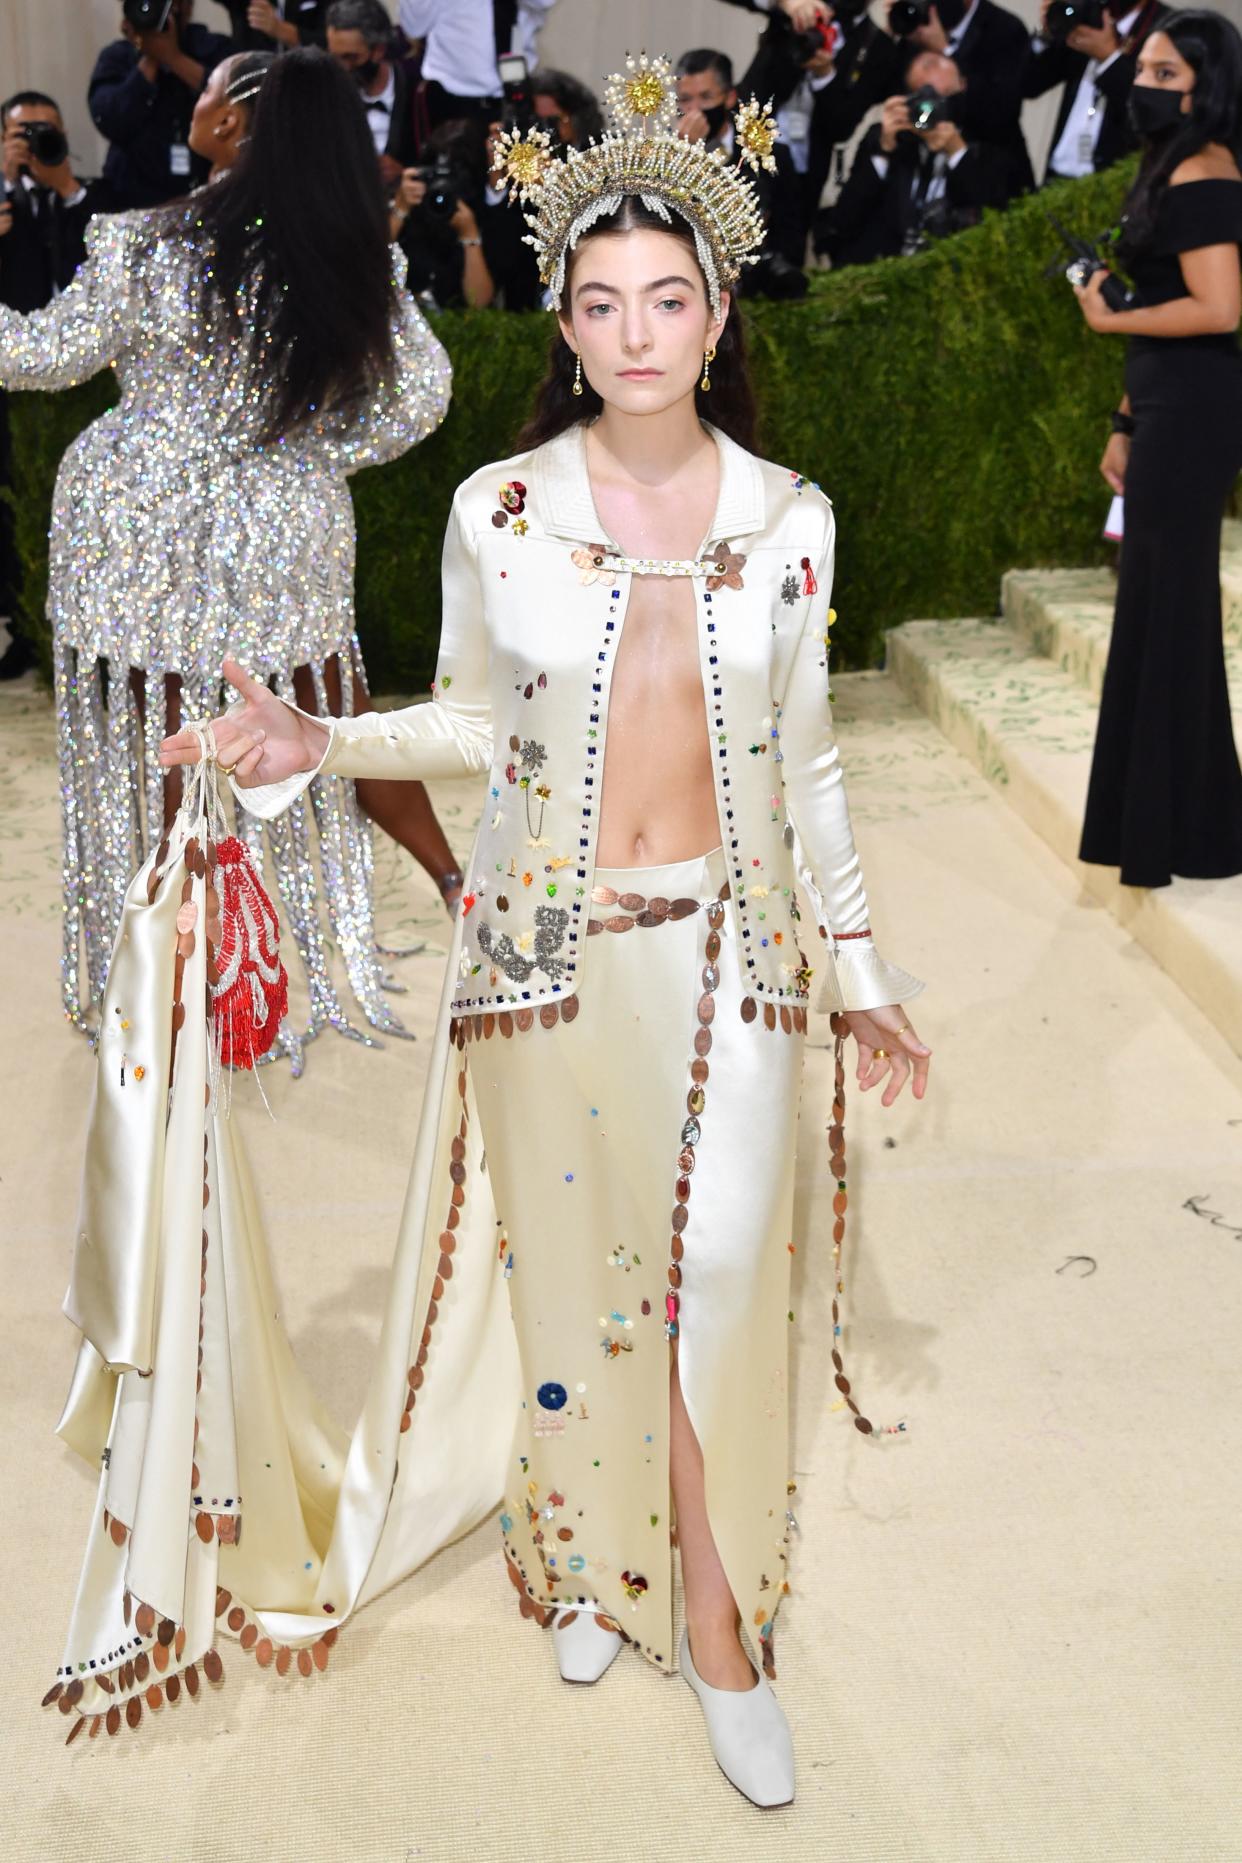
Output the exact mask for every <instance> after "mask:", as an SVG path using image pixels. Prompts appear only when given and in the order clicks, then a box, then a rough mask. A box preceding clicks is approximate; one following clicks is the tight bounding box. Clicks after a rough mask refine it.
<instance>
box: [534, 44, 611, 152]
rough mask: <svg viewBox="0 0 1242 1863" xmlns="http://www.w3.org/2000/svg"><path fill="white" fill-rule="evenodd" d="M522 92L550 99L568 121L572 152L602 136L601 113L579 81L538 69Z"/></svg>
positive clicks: (565, 73)
mask: <svg viewBox="0 0 1242 1863" xmlns="http://www.w3.org/2000/svg"><path fill="white" fill-rule="evenodd" d="M526 88H527V90H528V91H529V92H530V94H531V96H532V97H550V98H551V99H552V101H553V102H554V103H555V105H556V107H557V109H558V110H562V111H564V113H565V115H566V116H567V117H570V118H571V119H572V121H573V126H574V147H575V148H578V149H585V148H586V146H587V144H588V143H589V142H591V141H592V140H594V141H596V142H598V141H599V140H600V138H601V137H602V136H603V134H604V128H605V124H604V113H603V111H602V110H601V109H600V107H599V98H598V97H597V96H596V95H595V92H594V91H593V90H590V89H588V87H587V86H586V85H585V84H584V83H583V82H582V80H581V79H580V78H575V77H572V76H571V75H570V73H569V72H568V71H554V70H553V69H552V68H551V67H550V66H548V65H542V66H540V68H539V69H538V70H537V71H533V72H532V73H531V76H530V82H529V84H528V85H527V87H526Z"/></svg>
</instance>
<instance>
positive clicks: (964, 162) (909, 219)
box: [815, 123, 1014, 265]
mask: <svg viewBox="0 0 1242 1863" xmlns="http://www.w3.org/2000/svg"><path fill="white" fill-rule="evenodd" d="M881 153H882V151H881V149H880V125H879V124H878V123H873V124H872V126H871V128H870V129H869V130H868V131H867V133H866V135H865V136H864V137H863V139H862V141H861V142H860V143H859V145H858V151H857V153H856V155H855V157H854V165H853V167H852V168H851V169H850V173H849V179H848V180H847V181H846V183H845V186H844V187H843V188H842V190H841V192H840V194H839V195H838V197H837V199H836V201H835V202H834V203H833V205H832V206H831V207H829V208H828V209H827V210H826V211H825V213H824V214H823V216H822V218H821V220H820V223H819V227H818V228H817V232H816V242H815V243H816V246H817V248H819V250H821V251H825V252H828V253H829V254H831V257H832V262H833V264H834V265H865V264H868V263H869V262H870V261H871V260H872V259H882V258H889V257H892V256H894V255H895V254H897V253H899V252H901V250H902V248H903V246H904V244H905V240H906V235H907V234H908V233H909V232H910V231H911V230H912V229H913V228H915V227H916V226H917V225H918V224H919V222H920V220H921V218H922V212H921V188H920V185H919V184H920V181H921V180H923V179H924V177H923V176H922V174H921V170H923V168H924V167H925V166H926V165H929V164H930V161H931V157H930V153H929V151H928V150H927V149H926V147H925V146H924V145H923V144H922V143H920V142H918V141H917V140H916V138H915V137H913V136H909V135H906V136H899V137H898V138H897V146H896V148H895V149H894V150H893V153H892V154H891V155H890V156H889V158H888V171H887V173H886V174H885V175H883V176H880V175H879V174H878V173H877V172H876V168H875V164H874V162H873V161H872V159H871V158H872V157H873V156H875V155H879V154H881ZM1013 192H1014V188H1013V163H1012V158H1011V156H1010V154H1009V152H1008V150H1005V149H998V148H997V147H996V146H995V145H994V144H990V143H986V142H972V143H968V144H967V147H966V152H965V154H964V155H963V156H962V158H961V160H960V161H959V162H958V163H957V165H956V166H955V167H953V168H950V169H949V170H948V172H947V174H946V176H945V195H944V200H945V209H946V217H945V219H944V220H943V222H942V223H941V230H943V231H952V230H953V229H954V228H955V227H960V226H966V225H969V224H970V223H971V222H972V221H974V220H977V219H978V217H979V215H980V214H981V213H982V211H983V209H984V208H985V207H1003V206H1004V205H1005V203H1006V201H1008V200H1009V199H1010V198H1011V196H1012V194H1013Z"/></svg>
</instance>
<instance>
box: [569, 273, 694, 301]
mask: <svg viewBox="0 0 1242 1863" xmlns="http://www.w3.org/2000/svg"><path fill="white" fill-rule="evenodd" d="M665 285H684V286H685V287H686V289H687V291H693V290H694V286H693V285H692V284H691V282H690V280H689V279H688V278H682V277H680V276H679V275H678V274H677V273H676V272H674V273H673V274H672V276H671V277H669V278H657V279H655V280H654V282H653V283H652V284H649V285H644V286H643V290H644V291H663V289H664V287H665ZM584 291H603V292H606V293H607V295H608V296H609V297H610V298H615V297H620V295H621V294H620V292H619V291H618V290H617V288H616V286H615V285H604V284H601V283H600V282H599V280H598V279H595V278H588V279H586V280H585V282H584V283H582V284H580V285H578V286H577V287H576V288H575V290H574V296H575V297H576V298H580V297H581V296H582V294H583V292H584Z"/></svg>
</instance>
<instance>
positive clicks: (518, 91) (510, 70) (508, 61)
mask: <svg viewBox="0 0 1242 1863" xmlns="http://www.w3.org/2000/svg"><path fill="white" fill-rule="evenodd" d="M497 62H498V65H499V68H500V88H501V92H502V94H503V96H504V103H503V105H502V107H501V112H500V126H501V128H502V129H507V130H516V132H517V133H518V135H525V133H526V131H527V130H528V129H533V128H534V127H535V124H536V122H537V121H538V118H537V116H536V114H535V99H534V96H533V94H532V92H531V88H530V73H529V71H528V70H527V68H526V60H525V58H524V57H523V56H522V54H521V53H520V52H506V53H504V54H503V55H502V56H501V57H500V59H499V60H498V61H497Z"/></svg>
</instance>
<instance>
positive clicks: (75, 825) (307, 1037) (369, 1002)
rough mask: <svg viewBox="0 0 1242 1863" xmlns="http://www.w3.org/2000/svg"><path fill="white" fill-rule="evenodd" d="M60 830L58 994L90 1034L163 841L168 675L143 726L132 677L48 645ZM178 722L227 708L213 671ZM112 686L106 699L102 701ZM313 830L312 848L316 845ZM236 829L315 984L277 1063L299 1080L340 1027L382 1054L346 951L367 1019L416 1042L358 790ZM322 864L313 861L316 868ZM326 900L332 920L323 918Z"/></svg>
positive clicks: (280, 686)
mask: <svg viewBox="0 0 1242 1863" xmlns="http://www.w3.org/2000/svg"><path fill="white" fill-rule="evenodd" d="M350 652H351V650H350V649H348V648H347V649H346V650H345V651H343V652H342V654H341V665H342V686H343V691H344V695H345V705H346V709H347V710H352V707H353V683H352V680H351V679H350V677H349V659H350ZM311 672H312V677H313V679H314V685H315V694H316V702H317V704H318V706H319V708H320V710H321V711H323V712H325V713H326V711H327V710H328V706H327V691H326V687H325V683H324V668H323V666H322V664H313V665H312V667H311ZM53 677H54V686H55V699H56V714H57V751H58V759H59V776H60V794H61V826H62V849H63V854H62V928H63V939H62V948H61V997H62V1001H63V1004H64V1011H65V1015H66V1017H67V1018H68V1020H69V1021H70V1022H71V1023H73V1025H74V1026H75V1027H76V1028H79V1029H81V1030H82V1031H83V1032H84V1033H87V1034H89V1033H90V1032H91V1030H90V1022H91V1018H92V1014H93V1012H97V1010H98V1008H99V1005H100V1004H101V1003H102V1001H103V994H104V986H105V983H106V981H107V970H108V961H109V958H110V956H111V952H112V946H113V944H114V942H115V939H116V934H117V928H118V926H119V924H120V920H121V910H122V907H123V904H124V899H125V889H126V887H127V886H128V884H129V880H130V877H131V876H132V874H133V873H134V871H135V869H136V868H137V867H139V866H140V865H141V864H142V862H143V860H145V858H146V856H147V854H148V853H149V852H150V850H151V849H152V848H153V847H154V846H156V845H157V844H158V842H159V841H160V840H161V839H162V838H163V832H164V773H163V771H162V770H161V768H160V763H159V754H158V753H159V745H160V740H161V739H162V738H163V737H164V735H165V733H166V730H167V723H166V717H165V688H164V678H165V669H164V668H163V667H160V666H150V667H146V668H142V669H139V670H138V673H137V677H138V678H140V679H141V680H142V681H143V688H142V689H143V696H144V711H145V720H143V719H142V718H140V714H139V709H138V705H137V702H136V698H135V694H134V691H133V689H132V687H131V684H130V669H129V668H128V667H125V668H121V669H118V670H117V673H116V675H115V676H113V675H112V673H111V670H110V669H106V668H105V667H104V665H103V663H102V662H100V661H99V660H96V659H93V658H91V657H89V656H87V655H86V654H78V653H77V652H76V651H75V650H74V649H73V648H72V647H68V646H66V645H64V644H63V643H62V641H61V640H60V639H59V638H57V639H56V640H55V641H54V644H53ZM181 681H182V686H181V691H182V698H181V703H182V711H183V715H184V716H185V717H187V718H203V717H209V716H211V715H212V714H213V713H214V712H217V711H218V710H219V709H220V705H221V688H220V683H219V680H218V678H217V677H216V676H215V675H214V674H203V673H201V672H199V671H197V670H195V669H190V670H189V671H186V672H183V673H182V674H181ZM275 685H276V690H277V691H278V692H279V693H280V694H281V696H282V697H289V698H292V696H293V676H292V670H291V669H286V670H284V671H282V672H281V673H280V674H278V675H277V677H276V681H275ZM105 689H106V700H105ZM312 811H313V815H314V821H315V837H314V839H315V840H316V841H317V843H318V846H317V850H316V848H315V846H314V845H313V840H312V835H311V813H312ZM236 816H237V820H236V828H235V832H236V833H237V834H238V836H239V838H240V839H241V840H243V841H245V842H246V844H247V846H248V847H249V848H250V849H251V851H252V853H253V854H254V855H255V859H256V861H257V863H258V864H259V866H260V867H261V868H263V869H265V877H266V879H267V881H268V884H269V885H271V886H272V887H273V890H274V891H275V892H276V893H278V894H279V897H280V899H281V901H282V903H283V905H284V910H285V917H286V921H287V924H288V926H289V930H290V931H291V933H292V937H293V942H294V944H295V945H296V946H297V950H298V955H299V957H300V959H301V962H302V968H303V971H304V973H305V976H306V983H307V990H308V995H309V999H310V1001H309V1014H308V1018H307V1023H306V1026H305V1028H303V1029H298V1028H295V1027H294V1026H292V1024H291V1022H290V1019H289V1018H288V1017H286V1018H285V1020H284V1021H283V1022H282V1024H281V1028H280V1032H279V1034H278V1036H277V1039H276V1043H275V1044H274V1046H273V1049H272V1051H271V1054H270V1055H269V1056H268V1057H267V1058H268V1059H275V1058H277V1057H278V1056H281V1055H284V1056H287V1057H288V1059H289V1062H290V1066H291V1070H292V1072H293V1074H294V1076H295V1077H297V1076H298V1075H300V1074H301V1073H302V1070H303V1067H304V1064H305V1056H304V1050H305V1045H306V1043H307V1042H308V1041H311V1040H313V1039H314V1037H315V1036H316V1035H318V1034H320V1033H321V1032H322V1030H323V1029H325V1028H329V1027H330V1028H334V1029H336V1030H337V1031H338V1033H340V1034H342V1035H345V1036H347V1037H349V1038H350V1039H351V1040H354V1041H358V1042H362V1043H363V1044H364V1045H365V1046H367V1047H372V1048H376V1047H380V1046H382V1043H380V1042H378V1041H376V1040H375V1038H374V1037H373V1036H371V1035H369V1034H367V1033H366V1031H365V1030H364V1029H362V1028H358V1027H355V1026H354V1024H353V1023H352V1022H351V1021H350V1019H349V1017H348V1015H347V1014H346V1012H345V1009H344V1008H343V1006H342V1003H341V999H340V997H339V995H338V993H337V988H336V984H335V983H334V981H333V978H332V952H333V950H334V949H337V950H339V951H340V954H341V958H342V961H343V964H344V967H345V973H346V976H347V978H348V980H349V985H350V989H351V991H352V993H353V996H354V998H355V999H356V1001H357V1003H358V1006H359V1008H360V1009H361V1011H362V1014H363V1016H364V1017H365V1018H366V1020H367V1021H368V1022H369V1023H370V1024H371V1025H372V1026H373V1027H374V1028H377V1029H382V1030H383V1031H385V1032H386V1033H388V1034H392V1035H400V1036H404V1037H406V1038H407V1039H410V1040H413V1036H412V1034H411V1033H410V1032H409V1031H408V1030H406V1029H405V1028H404V1027H403V1026H402V1024H401V1022H400V1021H399V1019H398V1018H397V1016H396V1015H395V1014H394V1013H393V1011H392V1009H391V1008H390V1006H389V1004H388V1003H387V1002H386V1001H385V998H384V991H385V986H386V981H387V980H386V978H385V975H384V971H383V967H382V964H381V961H380V957H379V953H378V951H377V948H376V943H375V912H374V899H373V890H372V875H373V854H372V843H371V826H370V823H369V822H368V821H367V819H366V818H365V816H364V815H363V814H362V811H361V809H360V808H359V806H358V799H357V795H356V792H355V789H354V785H353V783H351V782H343V781H341V780H340V779H339V778H336V777H323V778H317V779H316V781H315V782H314V783H313V784H312V786H311V805H310V808H308V806H307V803H306V799H305V798H304V797H300V798H299V799H298V801H297V802H296V803H295V804H294V806H293V807H292V808H291V809H290V810H289V811H288V812H287V813H286V814H285V815H283V816H281V817H279V818H278V819H277V820H275V821H273V822H267V823H264V822H260V821H258V820H257V819H256V818H255V817H254V816H252V815H248V814H247V813H246V811H245V810H244V809H237V810H236ZM316 853H317V858H316ZM320 900H322V906H323V910H322V911H321V910H320Z"/></svg>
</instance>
